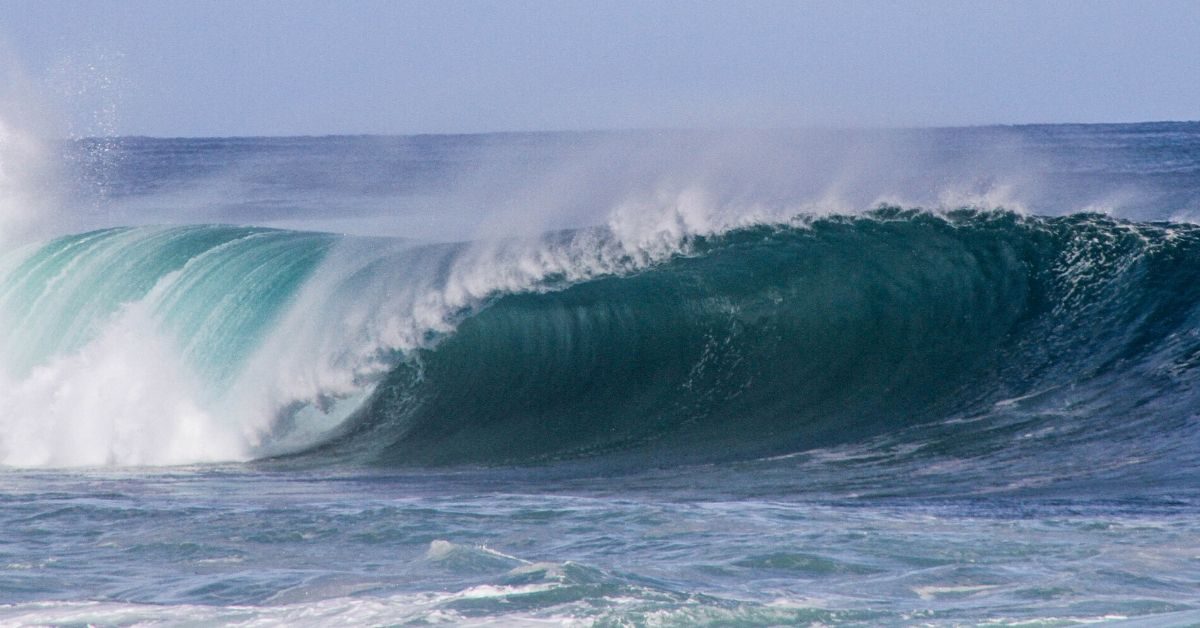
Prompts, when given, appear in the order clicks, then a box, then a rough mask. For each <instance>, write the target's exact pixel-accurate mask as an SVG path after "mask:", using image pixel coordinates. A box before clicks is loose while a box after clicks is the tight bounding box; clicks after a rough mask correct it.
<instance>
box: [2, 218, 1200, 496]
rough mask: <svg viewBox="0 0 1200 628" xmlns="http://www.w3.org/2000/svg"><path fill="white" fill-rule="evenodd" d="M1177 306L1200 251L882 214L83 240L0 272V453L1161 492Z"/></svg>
mask: <svg viewBox="0 0 1200 628" xmlns="http://www.w3.org/2000/svg"><path fill="white" fill-rule="evenodd" d="M531 247H532V248H531ZM1198 307H1200V229H1197V228H1195V227H1192V226H1189V225H1180V224H1165V223H1164V224H1136V223H1129V222H1123V221H1119V220H1114V219H1110V218H1107V217H1104V216H1099V215H1074V216H1066V217H1059V218H1040V217H1023V216H1020V215H1017V214H1012V213H1006V212H975V211H965V210H964V211H960V212H951V213H949V214H933V213H926V212H921V211H907V210H901V209H897V208H884V209H880V210H877V211H875V212H871V213H869V214H867V215H863V216H857V217H849V216H834V217H826V218H805V217H801V218H797V219H796V220H794V221H792V222H791V223H790V224H786V225H758V226H746V227H741V228H737V229H734V230H731V231H726V232H723V233H717V234H710V235H692V236H686V237H684V238H683V239H681V240H680V241H679V242H677V243H676V245H675V248H673V249H658V250H655V251H650V252H647V251H644V250H640V249H638V250H635V249H631V248H628V247H623V246H620V245H619V243H615V242H614V241H613V239H612V237H611V235H606V234H605V233H604V232H603V230H595V231H578V232H564V233H559V234H550V235H548V236H547V237H546V238H544V239H543V240H542V241H540V242H538V243H534V244H533V245H528V244H526V245H521V246H516V245H513V244H512V243H509V244H507V245H488V246H482V245H470V244H447V245H417V244H414V243H404V242H396V241H385V240H368V239H355V238H339V237H335V236H328V235H319V234H304V233H292V232H284V231H270V230H261V229H240V228H232V227H189V228H174V229H132V230H111V231H104V232H95V233H91V234H82V235H79V236H71V237H68V238H63V239H60V240H56V241H54V242H51V243H49V244H46V245H43V246H42V247H40V248H35V249H31V250H27V251H23V252H15V253H12V254H10V256H9V257H8V258H5V261H4V266H3V276H2V277H0V318H2V320H3V321H4V322H5V324H6V325H7V329H8V330H9V331H8V332H7V335H6V336H5V337H4V338H3V339H2V343H0V347H3V350H4V353H3V363H4V367H5V368H4V378H3V379H2V380H0V384H2V386H0V401H3V402H4V404H5V405H4V407H6V408H9V409H8V410H5V411H3V412H5V413H6V414H3V415H0V428H2V429H3V432H2V436H0V455H3V457H4V458H3V460H0V463H3V464H9V465H18V466H68V465H93V464H177V463H185V462H206V461H217V460H229V459H235V460H236V459H251V458H278V457H280V456H283V457H284V458H286V459H288V460H292V461H302V462H304V463H306V464H318V465H326V464H372V465H401V466H405V465H456V464H471V465H478V464H483V465H508V464H530V463H535V464H540V463H546V462H550V461H557V460H566V459H572V460H578V459H584V460H603V461H607V462H611V463H612V464H617V465H620V466H626V467H645V466H662V465H673V464H679V463H696V462H713V463H719V462H723V461H734V460H746V459H758V458H763V457H770V456H779V455H785V454H791V453H795V452H802V451H807V450H811V449H814V448H818V447H831V446H843V445H846V444H856V443H858V444H863V443H869V442H873V439H879V438H882V437H888V438H891V439H892V442H893V444H895V442H896V441H897V440H899V441H900V442H904V441H906V439H907V441H908V442H909V444H910V445H911V446H912V447H921V448H925V449H929V450H936V451H937V452H940V453H942V454H946V455H951V456H957V457H963V458H970V457H978V456H991V457H992V458H993V459H996V460H1009V461H1011V459H1013V458H1021V457H1022V456H1030V455H1033V456H1043V457H1046V456H1053V455H1062V456H1067V457H1070V456H1078V457H1079V459H1078V460H1076V461H1075V463H1074V464H1077V465H1087V464H1092V461H1093V459H1092V456H1096V457H1097V458H1099V459H1104V458H1106V457H1108V458H1111V457H1112V456H1114V455H1116V454H1114V453H1113V452H1114V451H1117V450H1120V451H1121V452H1122V453H1121V454H1120V455H1122V456H1125V455H1130V454H1129V452H1128V451H1127V450H1125V449H1121V448H1119V447H1116V444H1117V443H1120V442H1126V441H1128V440H1129V439H1136V441H1137V442H1138V443H1139V444H1138V447H1139V448H1140V449H1139V450H1138V452H1137V455H1138V456H1140V458H1139V460H1149V461H1150V462H1151V463H1154V461H1156V460H1157V461H1160V462H1161V465H1162V469H1161V472H1162V473H1170V469H1169V466H1170V465H1171V464H1180V461H1181V460H1183V461H1184V462H1186V461H1187V460H1191V459H1193V458H1194V457H1195V454H1187V455H1184V456H1183V457H1182V458H1181V457H1180V455H1179V449H1180V447H1181V445H1180V443H1185V444H1186V443H1188V442H1194V441H1195V435H1194V434H1195V432H1196V429H1195V425H1194V423H1195V419H1194V418H1193V417H1194V410H1193V408H1195V407H1196V402H1197V401H1198V400H1200V399H1197V394H1196V383H1197V381H1198V377H1197V370H1196V367H1197V365H1200V332H1197V329H1200V325H1198V323H1200V319H1198V316H1200V312H1198ZM1028 435H1043V436H1044V438H1043V436H1038V438H1043V440H1040V441H1038V442H1039V443H1041V444H1040V445H1038V447H1041V449H1039V450H1035V451H1032V453H1031V452H1029V451H1024V450H1019V448H1020V447H1022V445H1020V444H1019V443H1020V442H1022V441H1021V439H1023V438H1026V437H1027V436H1028ZM1064 452H1074V453H1064ZM1170 452H1175V453H1174V454H1171V453H1170ZM1189 455H1190V456H1191V457H1190V458H1189V457H1188V456H1189ZM1005 464H1009V462H1005Z"/></svg>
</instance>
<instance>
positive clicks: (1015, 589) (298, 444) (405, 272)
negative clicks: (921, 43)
mask: <svg viewBox="0 0 1200 628" xmlns="http://www.w3.org/2000/svg"><path fill="white" fill-rule="evenodd" d="M0 131H4V133H0V242H3V246H2V247H0V625H27V624H34V625H40V624H52V625H102V626H109V625H112V626H124V625H211V624H217V623H219V624H230V625H289V626H303V625H320V626H323V625H338V624H366V625H379V624H384V625H427V624H439V623H446V624H451V625H494V626H512V625H537V626H542V625H582V626H589V625H597V626H692V625H721V626H731V625H751V626H758V625H789V626H790V625H814V624H817V625H862V626H874V625H933V626H942V625H998V626H1019V625H1037V626H1067V625H1076V624H1085V623H1095V622H1108V623H1111V624H1112V625H1120V626H1188V625H1200V412H1198V411H1197V408H1200V225H1197V224H1194V221H1195V219H1198V218H1200V123H1183V122H1181V123H1147V124H1127V125H1044V126H1022V127H981V128H960V129H916V130H864V131H849V130H809V131H778V132H776V131H771V132H768V131H723V132H694V131H637V132H633V131H631V132H612V133H608V132H596V133H531V134H496V135H464V136H411V137H377V136H362V137H297V138H189V139H160V138H138V137H118V138H86V139H78V140H72V141H68V142H37V141H35V140H33V139H30V138H24V137H22V136H20V135H19V134H16V133H15V132H14V131H13V130H12V129H8V130H5V128H4V127H3V126H2V125H0ZM14 138H16V140H20V141H16V140H14ZM4 140H7V142H6V141H4Z"/></svg>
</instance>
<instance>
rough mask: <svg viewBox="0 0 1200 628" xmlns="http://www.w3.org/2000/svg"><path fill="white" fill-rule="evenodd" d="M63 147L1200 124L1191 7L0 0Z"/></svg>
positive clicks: (15, 58) (1198, 8)
mask: <svg viewBox="0 0 1200 628" xmlns="http://www.w3.org/2000/svg"><path fill="white" fill-rule="evenodd" d="M0 52H6V54H7V56H8V57H9V61H10V63H12V62H15V65H17V66H19V67H20V68H21V69H22V71H23V73H24V74H25V76H26V77H28V79H29V82H31V83H33V84H35V85H38V86H40V87H39V89H40V91H42V92H43V93H45V94H49V96H46V97H45V99H46V100H47V102H51V101H52V102H54V103H55V107H56V108H57V109H59V110H60V111H61V114H60V115H61V116H62V117H63V118H65V119H67V120H68V121H69V123H70V125H71V126H72V128H73V129H76V130H77V131H81V132H84V133H89V134H99V133H119V134H146V135H159V136H210V135H291V134H327V133H422V132H427V133H446V132H449V133H458V132H479V131H512V130H544V129H600V128H645V127H794V126H914V125H962V124H990V123H1027V122H1104V121H1109V122H1121V121H1140V120H1164V119H1174V120H1180V119H1197V118H1200V2H1197V1H1195V0H1186V1H1168V0H1162V1H1154V0H1150V1H1137V2H1135V1H1128V2H1104V1H1097V0H1089V1H1072V0H1058V1H1053V2H1050V1H1047V2H1026V1H1014V2H967V1H948V0H943V1H939V0H924V1H921V2H905V1H897V2H772V1H751V0H742V1H738V2H717V1H687V2H682V1H681V2H647V1H633V2H629V1H622V0H605V1H603V2H582V1H580V2H575V1H559V2H550V1H546V2H487V1H478V2H367V1H363V2H353V1H339V2H299V1H296V2H252V1H240V2H157V1H153V2H151V1H140V0H139V1H126V2H107V1H102V0H97V1H90V2H82V1H80V2H61V1H56V0H0Z"/></svg>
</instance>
